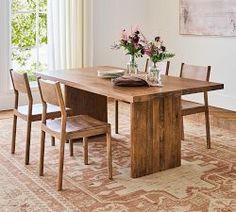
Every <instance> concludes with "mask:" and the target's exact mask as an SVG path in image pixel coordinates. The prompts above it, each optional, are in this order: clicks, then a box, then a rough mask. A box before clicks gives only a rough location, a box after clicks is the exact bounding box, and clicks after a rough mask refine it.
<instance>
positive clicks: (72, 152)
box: [69, 139, 74, 156]
mask: <svg viewBox="0 0 236 212" xmlns="http://www.w3.org/2000/svg"><path fill="white" fill-rule="evenodd" d="M69 144H70V156H74V148H73V140H72V139H70V140H69Z"/></svg>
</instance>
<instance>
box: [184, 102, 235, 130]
mask: <svg viewBox="0 0 236 212" xmlns="http://www.w3.org/2000/svg"><path fill="white" fill-rule="evenodd" d="M209 110H210V111H209V112H210V125H211V126H215V127H219V128H222V129H225V130H231V131H235V130H236V111H230V110H225V109H221V108H216V107H209ZM184 119H189V120H193V121H196V122H202V123H204V121H205V117H204V113H198V114H194V115H191V116H186V117H184Z"/></svg>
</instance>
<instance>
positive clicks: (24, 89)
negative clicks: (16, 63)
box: [9, 69, 33, 108]
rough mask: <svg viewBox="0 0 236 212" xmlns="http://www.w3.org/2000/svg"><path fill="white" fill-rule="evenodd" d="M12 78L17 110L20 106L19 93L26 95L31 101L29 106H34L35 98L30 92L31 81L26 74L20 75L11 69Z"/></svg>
mask: <svg viewBox="0 0 236 212" xmlns="http://www.w3.org/2000/svg"><path fill="white" fill-rule="evenodd" d="M9 71H10V76H11V81H12V85H13V89H14V92H15V95H16V101H15V108H17V106H18V98H19V96H18V95H19V93H23V94H26V95H27V97H28V100H29V104H31V105H32V104H33V97H32V93H31V90H30V85H29V80H28V76H27V74H26V73H18V72H16V71H13V69H10V70H9Z"/></svg>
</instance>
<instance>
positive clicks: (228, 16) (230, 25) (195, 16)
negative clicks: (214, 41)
mask: <svg viewBox="0 0 236 212" xmlns="http://www.w3.org/2000/svg"><path fill="white" fill-rule="evenodd" d="M179 32H180V34H183V35H215V36H236V0H180V12H179Z"/></svg>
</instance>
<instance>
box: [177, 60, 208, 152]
mask: <svg viewBox="0 0 236 212" xmlns="http://www.w3.org/2000/svg"><path fill="white" fill-rule="evenodd" d="M210 72H211V66H206V67H205V66H195V65H188V64H184V63H182V64H181V69H180V77H181V78H188V79H195V80H202V81H207V82H208V81H209V79H210ZM203 96H204V104H199V103H196V102H192V101H187V100H182V101H181V103H182V139H183V140H184V124H183V116H187V115H191V114H196V113H202V112H204V113H205V122H206V140H207V148H208V149H210V148H211V138H210V121H209V107H208V95H207V91H205V92H203Z"/></svg>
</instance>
